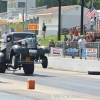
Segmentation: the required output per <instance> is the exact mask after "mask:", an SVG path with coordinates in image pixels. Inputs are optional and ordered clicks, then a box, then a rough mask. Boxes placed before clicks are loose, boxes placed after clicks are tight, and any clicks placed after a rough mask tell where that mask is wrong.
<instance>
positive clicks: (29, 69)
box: [23, 64, 34, 75]
mask: <svg viewBox="0 0 100 100" xmlns="http://www.w3.org/2000/svg"><path fill="white" fill-rule="evenodd" d="M23 70H24V73H25V74H26V75H27V74H33V73H34V64H23Z"/></svg>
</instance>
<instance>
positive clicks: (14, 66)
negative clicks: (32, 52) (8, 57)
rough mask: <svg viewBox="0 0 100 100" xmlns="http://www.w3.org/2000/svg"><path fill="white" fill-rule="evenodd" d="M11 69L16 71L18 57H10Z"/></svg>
mask: <svg viewBox="0 0 100 100" xmlns="http://www.w3.org/2000/svg"><path fill="white" fill-rule="evenodd" d="M11 65H12V67H13V68H14V69H17V68H18V57H17V56H13V57H12V64H11Z"/></svg>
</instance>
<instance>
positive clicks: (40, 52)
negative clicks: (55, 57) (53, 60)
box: [37, 46, 50, 55]
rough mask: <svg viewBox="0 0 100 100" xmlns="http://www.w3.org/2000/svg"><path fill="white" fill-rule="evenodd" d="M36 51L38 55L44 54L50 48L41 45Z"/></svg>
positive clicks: (48, 51)
mask: <svg viewBox="0 0 100 100" xmlns="http://www.w3.org/2000/svg"><path fill="white" fill-rule="evenodd" d="M37 53H38V54H39V55H41V54H45V53H50V49H49V47H47V46H41V48H38V49H37Z"/></svg>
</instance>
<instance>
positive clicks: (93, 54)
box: [86, 48, 97, 57]
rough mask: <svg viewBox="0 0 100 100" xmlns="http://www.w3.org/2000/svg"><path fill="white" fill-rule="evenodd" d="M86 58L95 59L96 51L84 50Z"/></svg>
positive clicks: (92, 49) (94, 49) (91, 49)
mask: <svg viewBox="0 0 100 100" xmlns="http://www.w3.org/2000/svg"><path fill="white" fill-rule="evenodd" d="M86 55H87V57H97V49H96V48H86Z"/></svg>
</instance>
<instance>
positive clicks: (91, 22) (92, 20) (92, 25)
mask: <svg viewBox="0 0 100 100" xmlns="http://www.w3.org/2000/svg"><path fill="white" fill-rule="evenodd" d="M93 27H94V18H93V17H91V20H90V31H91V32H93Z"/></svg>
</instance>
